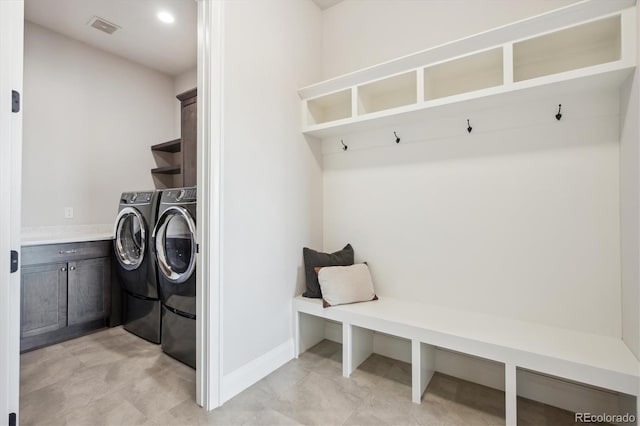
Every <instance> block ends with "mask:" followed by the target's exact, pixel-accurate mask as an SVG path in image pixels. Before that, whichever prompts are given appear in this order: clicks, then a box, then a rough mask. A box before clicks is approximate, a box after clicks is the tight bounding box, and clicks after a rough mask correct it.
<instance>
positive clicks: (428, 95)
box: [424, 47, 504, 101]
mask: <svg viewBox="0 0 640 426" xmlns="http://www.w3.org/2000/svg"><path fill="white" fill-rule="evenodd" d="M502 62H503V58H502V48H501V47H500V48H496V49H491V50H487V51H484V52H480V53H475V54H473V55H468V56H465V57H462V58H459V59H454V60H452V61H447V62H443V63H441V64H437V65H433V66H429V67H426V68H425V69H424V99H425V100H427V101H428V100H431V99H439V98H445V97H447V96H452V95H458V94H460V93H467V92H473V91H476V90H481V89H486V88H488V87H496V86H500V85H501V84H503V82H504V81H503V79H504V78H503V65H502Z"/></svg>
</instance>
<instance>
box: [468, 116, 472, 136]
mask: <svg viewBox="0 0 640 426" xmlns="http://www.w3.org/2000/svg"><path fill="white" fill-rule="evenodd" d="M467 126H468V127H467V132H469V133H471V131H472V130H473V127H471V124H469V119H468V118H467Z"/></svg>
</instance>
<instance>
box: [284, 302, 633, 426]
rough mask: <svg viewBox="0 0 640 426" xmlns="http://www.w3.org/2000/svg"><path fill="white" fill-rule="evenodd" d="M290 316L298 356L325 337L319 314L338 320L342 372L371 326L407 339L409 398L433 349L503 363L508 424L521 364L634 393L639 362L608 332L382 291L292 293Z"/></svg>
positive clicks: (364, 347)
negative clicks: (326, 296) (336, 298)
mask: <svg viewBox="0 0 640 426" xmlns="http://www.w3.org/2000/svg"><path fill="white" fill-rule="evenodd" d="M293 316H294V340H295V356H296V357H298V356H299V355H300V354H301V353H303V352H304V351H305V350H306V349H308V348H309V347H311V346H313V345H315V344H317V343H319V342H320V341H322V340H323V339H324V336H325V334H324V333H325V320H331V321H336V322H340V323H341V324H342V330H343V334H342V344H343V347H342V373H343V376H345V377H349V376H350V375H351V374H352V373H353V371H355V369H356V368H357V367H358V366H359V365H360V364H361V363H362V362H363V361H364V360H366V359H367V358H368V357H369V356H370V355H371V353H373V336H374V332H380V333H384V334H388V335H391V336H397V337H400V338H403V339H407V340H409V341H410V342H411V366H412V392H411V399H412V401H413V402H415V403H420V402H421V399H422V394H423V393H424V390H425V389H426V387H427V386H428V384H429V381H430V380H431V377H432V376H433V374H434V372H435V360H436V358H435V357H436V350H437V348H445V349H448V350H451V351H456V352H459V353H461V354H468V355H471V356H473V357H478V358H483V359H486V360H491V361H493V362H495V363H498V364H501V365H502V366H503V368H504V391H505V418H506V424H508V425H515V424H516V423H517V397H518V391H517V388H518V386H517V382H518V380H517V375H518V374H517V372H518V370H519V369H526V370H529V371H532V372H536V373H541V374H544V375H549V376H554V377H557V378H560V379H564V380H568V381H573V382H577V383H582V384H585V385H588V386H595V387H599V388H602V389H607V390H610V391H614V392H618V393H622V394H626V395H628V398H631V401H633V402H632V403H629V404H630V405H633V404H634V403H635V404H637V402H636V401H637V396H638V393H639V392H640V386H639V385H640V381H639V377H640V376H639V373H638V368H639V363H638V360H637V359H636V358H635V356H634V355H633V354H632V353H631V351H630V350H629V349H628V348H627V347H626V346H625V344H624V343H623V342H622V340H621V339H616V338H612V337H607V336H599V335H593V334H588V333H583V332H579V331H572V330H568V329H563V328H555V327H550V326H546V325H542V324H537V323H532V322H526V321H520V320H514V319H510V318H505V317H499V316H492V315H487V314H480V313H474V312H469V311H461V310H455V309H450V308H444V307H440V306H436V305H426V304H422V303H416V302H412V301H405V300H399V299H393V298H386V297H381V298H380V300H377V301H374V302H366V303H356V304H352V305H342V306H334V307H331V308H327V309H324V308H323V307H322V303H321V300H320V299H307V298H303V297H296V298H295V299H294V301H293ZM305 333H308V335H305ZM628 398H627V399H626V400H629V399H628ZM633 407H635V405H633ZM634 411H635V408H634Z"/></svg>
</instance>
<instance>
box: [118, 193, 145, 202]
mask: <svg viewBox="0 0 640 426" xmlns="http://www.w3.org/2000/svg"><path fill="white" fill-rule="evenodd" d="M151 197H153V192H124V193H122V196H121V197H120V204H140V203H149V202H151Z"/></svg>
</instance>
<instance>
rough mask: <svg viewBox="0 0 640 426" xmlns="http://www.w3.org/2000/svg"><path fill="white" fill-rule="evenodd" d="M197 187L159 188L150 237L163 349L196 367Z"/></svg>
mask: <svg viewBox="0 0 640 426" xmlns="http://www.w3.org/2000/svg"><path fill="white" fill-rule="evenodd" d="M196 200H197V196H196V188H193V187H192V188H176V189H167V190H164V191H163V192H162V195H161V197H160V205H159V208H158V220H157V221H156V226H155V228H154V230H153V236H152V238H151V240H152V245H153V251H154V256H155V259H156V264H157V267H158V283H159V288H160V300H162V350H163V351H164V352H165V353H167V354H168V355H171V356H172V357H174V358H176V359H177V360H179V361H181V362H183V363H185V364H187V365H189V366H191V367H193V368H195V367H196V252H197V249H196V205H197V204H196Z"/></svg>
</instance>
